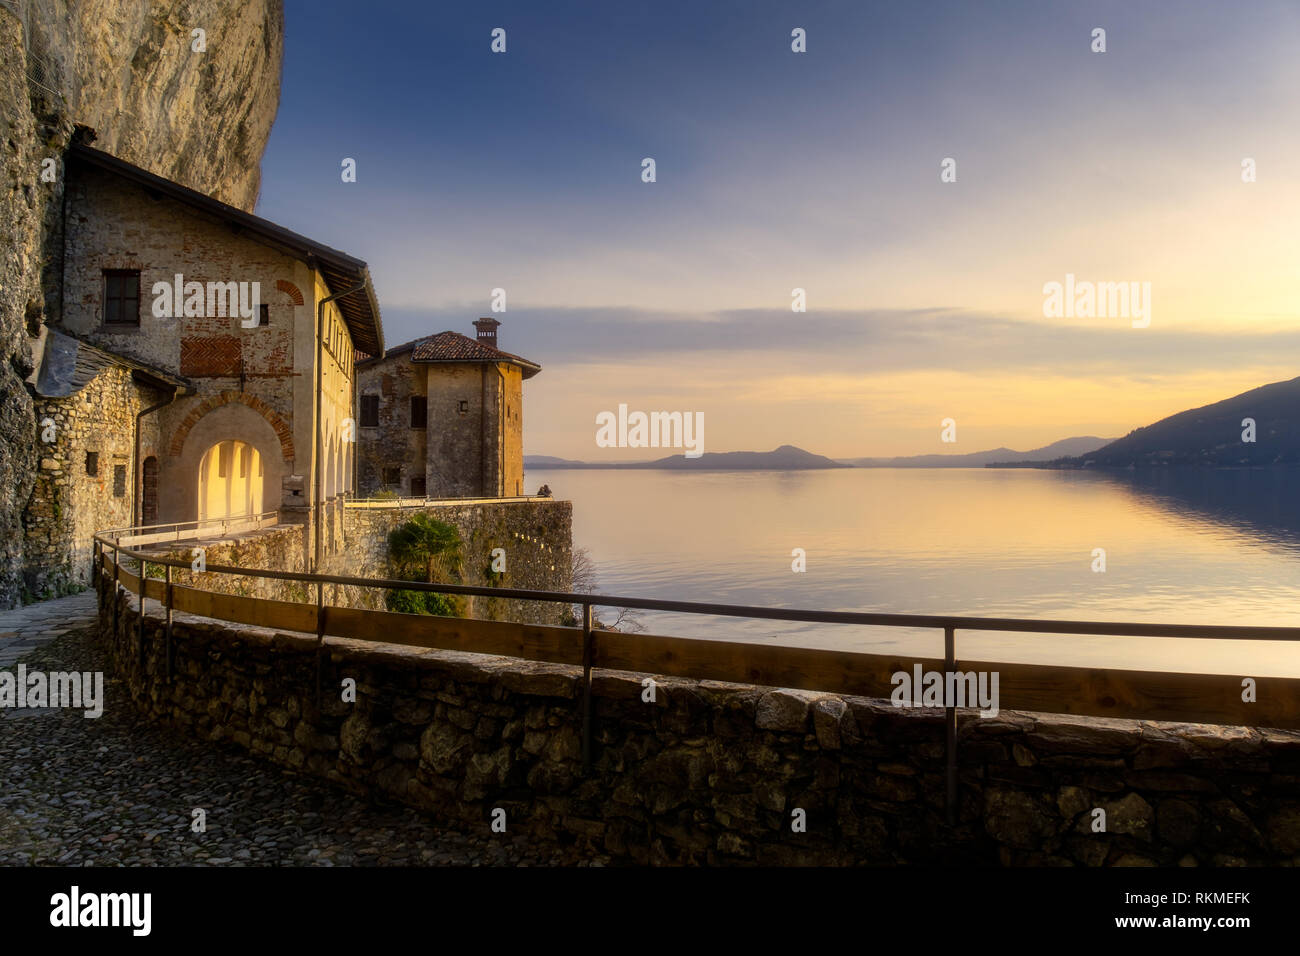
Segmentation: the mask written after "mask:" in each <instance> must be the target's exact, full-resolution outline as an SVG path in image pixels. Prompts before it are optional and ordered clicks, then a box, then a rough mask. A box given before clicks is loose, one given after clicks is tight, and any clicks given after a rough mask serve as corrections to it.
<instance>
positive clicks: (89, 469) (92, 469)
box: [86, 451, 99, 478]
mask: <svg viewBox="0 0 1300 956" xmlns="http://www.w3.org/2000/svg"><path fill="white" fill-rule="evenodd" d="M86 474H88V475H90V477H92V478H94V477H96V476H97V475H98V474H99V452H97V451H88V452H86Z"/></svg>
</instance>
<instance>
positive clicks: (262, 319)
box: [257, 305, 271, 326]
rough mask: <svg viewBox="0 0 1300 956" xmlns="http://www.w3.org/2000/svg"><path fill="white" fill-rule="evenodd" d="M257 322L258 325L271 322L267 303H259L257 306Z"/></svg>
mask: <svg viewBox="0 0 1300 956" xmlns="http://www.w3.org/2000/svg"><path fill="white" fill-rule="evenodd" d="M257 324H258V325H259V326H260V325H270V324H271V307H270V306H269V305H259V306H258V307H257Z"/></svg>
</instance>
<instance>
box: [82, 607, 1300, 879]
mask: <svg viewBox="0 0 1300 956" xmlns="http://www.w3.org/2000/svg"><path fill="white" fill-rule="evenodd" d="M133 602H134V598H133V597H131V596H128V595H125V594H124V593H123V594H120V595H119V596H118V597H117V598H115V599H114V598H112V597H111V583H105V585H104V586H103V587H102V590H101V619H100V625H101V636H102V640H104V641H105V642H106V643H107V644H108V645H109V647H110V649H111V651H112V657H113V659H114V662H115V665H114V666H115V668H116V673H117V676H118V677H119V678H121V679H122V680H124V681H125V682H126V683H127V686H128V687H129V689H130V691H131V694H132V697H133V699H134V700H135V701H136V702H137V703H138V704H139V706H140V707H141V709H142V711H143V713H144V714H145V715H146V716H147V717H149V718H153V719H158V720H163V721H166V722H168V723H170V724H172V725H174V726H176V727H178V728H180V729H182V730H183V731H185V732H188V733H189V734H191V735H193V736H195V737H198V738H201V739H208V740H228V741H232V742H234V743H235V744H236V745H238V746H241V747H244V748H247V749H248V750H249V751H251V752H253V753H255V754H260V755H262V756H264V757H265V758H267V759H269V760H271V761H274V762H276V763H278V764H280V765H282V766H284V767H287V768H291V769H292V770H295V771H297V772H300V773H304V774H308V775H310V776H313V777H317V778H319V779H321V780H325V781H329V782H330V783H333V784H335V785H338V786H340V787H344V788H346V789H348V790H350V791H352V792H355V793H358V794H362V795H365V796H368V797H371V798H374V799H377V800H391V801H395V802H398V803H403V804H407V805H409V806H412V807H416V808H419V809H421V810H424V811H426V812H428V813H430V814H431V815H432V816H434V817H435V818H436V819H438V820H440V821H443V822H446V823H450V824H452V825H457V826H462V827H467V828H482V832H483V833H485V834H487V833H489V832H490V823H491V816H492V813H493V811H494V810H495V809H498V808H499V809H502V810H504V811H505V813H506V821H507V828H508V832H510V833H511V834H518V833H520V832H522V833H525V834H529V835H531V836H532V837H535V838H536V839H537V840H539V841H546V842H551V841H558V842H559V843H561V844H567V845H570V846H572V847H574V848H576V849H578V850H580V851H586V852H591V853H596V854H601V855H608V856H610V857H613V858H615V859H617V860H623V861H632V862H636V863H652V864H658V863H666V864H717V863H733V864H745V863H758V864H898V863H908V864H916V863H936V862H962V863H979V864H995V865H996V864H1003V865H1078V866H1101V865H1121V866H1128V865H1131V866H1149V865H1166V866H1173V865H1181V866H1197V865H1208V866H1233V865H1242V864H1296V863H1300V734H1296V733H1291V732H1280V731H1268V730H1252V729H1246V728H1228V727H1209V726H1195V725H1175V724H1157V723H1151V722H1146V721H1121V720H1090V719H1080V718H1069V717H1052V716H1045V715H1039V714H1034V715H1030V714H1018V713H1003V714H1001V715H999V716H998V717H996V718H993V719H982V718H979V717H977V716H975V715H974V714H973V713H969V712H963V713H962V719H961V723H960V745H959V751H958V752H959V755H960V763H959V765H960V771H961V805H960V815H959V820H958V825H957V826H956V827H954V828H949V827H947V826H946V825H945V822H944V724H943V718H942V713H941V712H929V711H923V712H918V711H915V710H905V709H895V708H893V707H891V706H889V705H888V704H887V703H885V702H883V701H872V700H866V699H862V698H853V697H839V696H835V695H822V694H810V693H807V692H801V691H788V690H780V689H775V688H764V687H753V686H747V685H739V684H722V683H717V682H698V681H689V680H679V679H663V680H661V681H660V682H659V683H658V688H657V693H656V700H655V702H654V703H645V702H643V699H642V693H643V689H642V684H641V679H642V675H633V674H625V673H620V672H614V671H602V670H599V669H597V670H595V671H594V672H593V682H592V713H593V724H592V726H593V734H592V766H591V770H590V773H588V774H586V775H584V773H583V769H582V761H581V754H582V717H581V713H582V707H581V704H582V694H581V680H582V678H581V671H580V669H578V668H575V667H566V666H560V665H549V664H538V663H530V662H525V661H520V660H514V659H507V658H491V657H486V656H482V655H473V654H462V653H455V652H448V651H433V650H424V649H418V648H400V647H395V646H391V645H382V644H367V643H365V642H359V641H344V640H329V641H327V642H326V645H325V646H326V660H325V666H324V672H323V673H324V677H323V686H324V688H325V690H326V693H325V695H324V697H323V700H322V705H321V706H320V707H318V706H317V702H316V690H315V688H316V667H317V650H316V645H315V640H314V637H312V636H310V635H301V634H285V633H275V632H272V631H269V630H265V629H259V628H252V627H242V626H232V625H225V624H221V623H219V622H213V621H205V620H203V619H198V618H193V617H191V616H189V615H177V619H176V622H175V625H174V628H175V633H174V640H173V653H174V655H175V658H174V661H175V663H174V669H173V676H172V679H171V681H170V682H168V680H167V674H166V670H165V660H166V658H165V645H164V637H163V628H162V621H161V616H160V613H159V612H158V610H157V609H156V607H155V605H154V603H153V602H149V607H148V613H147V615H146V618H145V626H144V649H145V657H144V665H143V668H142V667H141V663H140V657H139V646H140V645H139V643H138V636H137V621H138V616H137V613H136V610H135V608H134V603H133ZM114 614H116V615H117V616H118V624H117V627H116V628H115V627H114V624H113V618H114ZM344 678H353V679H355V681H356V685H357V697H356V702H355V703H344V702H342V700H341V695H340V693H339V688H340V686H341V682H342V680H343V679H344ZM1094 808H1101V809H1104V810H1105V811H1106V819H1107V832H1104V833H1094V832H1093V831H1092V828H1091V821H1092V818H1093V815H1092V811H1093V809H1094ZM797 810H803V811H804V813H805V814H806V821H807V829H806V832H802V833H798V832H794V830H793V829H792V826H791V821H792V820H793V819H794V817H795V811H797Z"/></svg>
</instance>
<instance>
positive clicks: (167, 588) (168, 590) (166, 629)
mask: <svg viewBox="0 0 1300 956" xmlns="http://www.w3.org/2000/svg"><path fill="white" fill-rule="evenodd" d="M163 587H164V593H165V595H166V603H167V610H166V613H165V620H166V623H165V624H164V625H163V640H164V641H165V642H166V644H167V683H168V684H170V683H171V682H172V606H173V601H174V598H173V596H172V566H171V565H170V564H169V565H167V577H166V583H165V584H164V586H163Z"/></svg>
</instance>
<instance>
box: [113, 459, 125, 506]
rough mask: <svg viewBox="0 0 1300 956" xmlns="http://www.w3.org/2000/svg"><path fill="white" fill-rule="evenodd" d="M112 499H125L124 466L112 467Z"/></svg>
mask: <svg viewBox="0 0 1300 956" xmlns="http://www.w3.org/2000/svg"><path fill="white" fill-rule="evenodd" d="M113 497H114V498H125V497H126V465H114V466H113Z"/></svg>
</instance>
